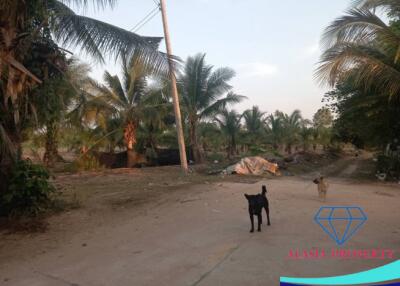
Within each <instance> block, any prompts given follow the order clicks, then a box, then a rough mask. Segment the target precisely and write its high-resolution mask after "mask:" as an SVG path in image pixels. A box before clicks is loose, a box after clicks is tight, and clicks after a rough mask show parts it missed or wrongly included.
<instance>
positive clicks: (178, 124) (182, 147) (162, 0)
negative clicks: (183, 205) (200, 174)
mask: <svg viewBox="0 0 400 286" xmlns="http://www.w3.org/2000/svg"><path fill="white" fill-rule="evenodd" d="M160 9H161V15H162V22H163V27H164V37H165V46H166V48H167V55H168V65H169V74H170V77H171V94H172V101H173V104H174V112H175V124H176V131H177V133H178V144H179V156H180V159H181V167H182V170H183V171H184V172H185V173H188V164H187V159H186V148H185V139H184V137H183V128H182V116H181V109H180V107H179V96H178V88H177V87H176V77H175V67H174V62H173V60H172V57H171V56H172V49H171V42H170V39H169V31H168V22H167V12H166V6H165V0H160Z"/></svg>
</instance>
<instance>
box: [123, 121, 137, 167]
mask: <svg viewBox="0 0 400 286" xmlns="http://www.w3.org/2000/svg"><path fill="white" fill-rule="evenodd" d="M124 140H125V145H126V156H127V165H126V166H127V167H128V168H132V167H133V166H134V165H135V151H134V150H133V147H134V146H135V144H136V124H135V123H134V122H133V121H129V122H128V123H127V124H126V126H125V128H124Z"/></svg>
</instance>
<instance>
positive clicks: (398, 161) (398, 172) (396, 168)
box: [376, 154, 400, 180]
mask: <svg viewBox="0 0 400 286" xmlns="http://www.w3.org/2000/svg"><path fill="white" fill-rule="evenodd" d="M377 159H378V161H377V163H376V171H377V172H378V173H385V174H387V175H388V179H391V180H393V179H399V178H400V158H399V157H394V156H386V155H383V154H381V155H379V156H378V158H377Z"/></svg>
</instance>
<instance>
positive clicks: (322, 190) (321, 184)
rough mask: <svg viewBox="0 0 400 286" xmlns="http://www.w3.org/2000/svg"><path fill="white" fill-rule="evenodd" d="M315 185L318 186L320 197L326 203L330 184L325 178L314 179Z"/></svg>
mask: <svg viewBox="0 0 400 286" xmlns="http://www.w3.org/2000/svg"><path fill="white" fill-rule="evenodd" d="M313 183H314V184H317V185H318V197H319V198H320V199H322V200H323V201H324V202H325V201H326V193H327V192H328V187H329V184H328V183H327V182H326V180H325V178H324V177H323V176H320V177H319V178H316V179H314V181H313Z"/></svg>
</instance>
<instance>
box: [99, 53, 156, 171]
mask: <svg viewBox="0 0 400 286" xmlns="http://www.w3.org/2000/svg"><path fill="white" fill-rule="evenodd" d="M122 71H123V81H122V82H121V80H120V79H119V77H118V76H117V75H115V76H112V75H111V74H110V73H109V72H107V71H106V72H105V73H104V79H103V80H104V82H105V85H103V84H100V83H97V82H93V88H94V89H95V91H96V92H97V93H98V95H97V96H96V100H98V99H100V100H101V101H102V103H103V106H101V107H100V110H99V111H100V113H102V114H105V116H104V118H113V119H116V118H117V119H118V120H119V121H120V123H121V125H120V128H122V129H123V135H124V143H125V147H126V149H127V154H128V155H127V156H128V167H132V165H133V163H134V162H132V160H131V159H132V155H133V154H132V152H133V148H134V146H135V144H136V142H137V138H136V131H137V128H138V125H139V120H140V118H141V115H142V114H143V109H142V105H143V98H144V97H145V95H146V87H147V76H149V75H150V70H149V69H148V68H147V67H146V66H145V65H143V64H142V62H141V61H140V60H138V59H137V58H136V57H132V58H131V60H129V61H128V60H126V58H125V57H124V58H123V61H122ZM100 124H101V123H100Z"/></svg>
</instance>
